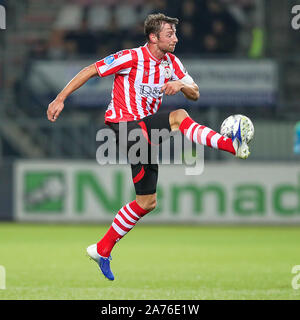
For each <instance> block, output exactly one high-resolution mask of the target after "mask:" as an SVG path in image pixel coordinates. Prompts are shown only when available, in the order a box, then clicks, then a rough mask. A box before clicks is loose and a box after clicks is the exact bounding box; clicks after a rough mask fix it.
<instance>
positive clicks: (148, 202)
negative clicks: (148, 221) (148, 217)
mask: <svg viewBox="0 0 300 320" xmlns="http://www.w3.org/2000/svg"><path fill="white" fill-rule="evenodd" d="M136 201H137V203H138V205H140V206H141V207H142V208H143V209H144V210H147V211H152V210H154V209H155V207H156V204H157V202H156V195H155V196H152V195H151V196H142V197H141V196H139V197H137V199H136Z"/></svg>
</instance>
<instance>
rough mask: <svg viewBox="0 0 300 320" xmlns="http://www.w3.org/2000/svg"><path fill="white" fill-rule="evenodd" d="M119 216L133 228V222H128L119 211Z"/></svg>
mask: <svg viewBox="0 0 300 320" xmlns="http://www.w3.org/2000/svg"><path fill="white" fill-rule="evenodd" d="M119 215H120V216H121V218H122V219H123V220H124V221H125V222H126V223H127V224H130V225H131V226H135V222H131V221H129V220H128V219H127V218H126V217H125V216H124V214H123V213H122V212H121V211H119Z"/></svg>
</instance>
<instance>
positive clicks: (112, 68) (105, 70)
mask: <svg viewBox="0 0 300 320" xmlns="http://www.w3.org/2000/svg"><path fill="white" fill-rule="evenodd" d="M95 67H96V69H97V71H98V74H99V76H100V77H106V76H109V75H112V74H115V73H118V74H128V73H129V71H130V69H131V67H132V54H131V51H130V50H122V51H119V52H117V53H115V54H111V55H109V56H107V57H106V58H104V59H102V60H99V61H97V62H95Z"/></svg>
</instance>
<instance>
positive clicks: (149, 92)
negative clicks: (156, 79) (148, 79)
mask: <svg viewBox="0 0 300 320" xmlns="http://www.w3.org/2000/svg"><path fill="white" fill-rule="evenodd" d="M140 95H141V96H143V97H147V98H149V97H152V98H156V99H157V98H159V97H161V96H162V93H161V92H160V87H150V86H147V85H142V84H141V85H140Z"/></svg>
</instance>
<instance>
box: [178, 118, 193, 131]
mask: <svg viewBox="0 0 300 320" xmlns="http://www.w3.org/2000/svg"><path fill="white" fill-rule="evenodd" d="M193 123H195V121H194V120H193V119H192V118H190V117H186V118H185V119H184V120H183V121H182V122H181V124H180V126H179V130H180V131H181V132H182V133H183V134H184V135H185V134H186V130H188V128H189V127H190V126H191V125H192V124H193Z"/></svg>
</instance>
